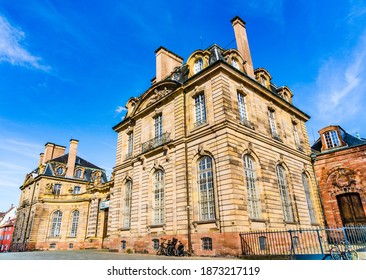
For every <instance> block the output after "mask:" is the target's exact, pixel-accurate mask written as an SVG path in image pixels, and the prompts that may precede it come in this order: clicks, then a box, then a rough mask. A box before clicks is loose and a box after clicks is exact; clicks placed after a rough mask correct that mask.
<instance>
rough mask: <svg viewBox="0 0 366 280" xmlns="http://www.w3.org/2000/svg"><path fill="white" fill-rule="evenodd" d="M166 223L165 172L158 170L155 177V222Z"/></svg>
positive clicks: (158, 223) (157, 223)
mask: <svg viewBox="0 0 366 280" xmlns="http://www.w3.org/2000/svg"><path fill="white" fill-rule="evenodd" d="M163 223H164V172H163V171H162V170H158V171H157V172H156V173H155V178H154V224H155V225H160V224H163Z"/></svg>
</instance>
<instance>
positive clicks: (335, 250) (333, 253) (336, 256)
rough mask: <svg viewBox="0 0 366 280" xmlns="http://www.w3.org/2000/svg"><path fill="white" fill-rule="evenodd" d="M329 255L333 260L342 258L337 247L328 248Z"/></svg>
mask: <svg viewBox="0 0 366 280" xmlns="http://www.w3.org/2000/svg"><path fill="white" fill-rule="evenodd" d="M330 256H331V257H332V259H333V260H341V259H342V254H341V251H339V248H338V247H333V248H332V249H330Z"/></svg>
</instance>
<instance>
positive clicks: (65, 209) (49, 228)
mask: <svg viewBox="0 0 366 280" xmlns="http://www.w3.org/2000/svg"><path fill="white" fill-rule="evenodd" d="M77 147H78V140H74V139H72V140H70V148H69V153H67V154H64V153H65V150H66V147H64V146H60V145H55V144H53V143H47V144H46V145H45V150H44V153H41V154H40V160H39V164H38V167H37V168H36V169H35V170H33V171H32V172H31V173H29V174H27V176H26V178H25V180H24V183H23V185H22V186H21V187H20V190H21V195H20V200H19V206H18V209H17V220H16V225H15V230H14V233H13V240H12V245H11V247H12V248H11V250H12V251H23V250H49V249H84V248H100V247H101V246H102V241H103V238H104V237H105V236H106V234H107V221H108V208H107V207H103V204H105V203H106V201H108V200H109V188H110V184H111V182H107V177H106V174H105V171H104V170H103V169H101V168H99V167H97V166H95V165H94V164H92V163H90V162H88V161H86V160H84V159H82V158H80V157H79V156H77Z"/></svg>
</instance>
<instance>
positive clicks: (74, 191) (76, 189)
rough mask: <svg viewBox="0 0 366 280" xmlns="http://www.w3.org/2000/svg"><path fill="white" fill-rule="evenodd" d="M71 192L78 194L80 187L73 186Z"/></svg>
mask: <svg viewBox="0 0 366 280" xmlns="http://www.w3.org/2000/svg"><path fill="white" fill-rule="evenodd" d="M72 193H73V194H80V187H78V186H75V187H74V190H73V192H72Z"/></svg>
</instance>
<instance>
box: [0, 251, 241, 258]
mask: <svg viewBox="0 0 366 280" xmlns="http://www.w3.org/2000/svg"><path fill="white" fill-rule="evenodd" d="M219 259H221V260H230V259H233V260H235V259H236V260H237V258H229V257H228V258H217V257H166V256H155V255H146V254H122V253H112V252H109V251H107V250H80V251H76V250H75V251H33V252H12V253H1V254H0V260H219Z"/></svg>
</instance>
